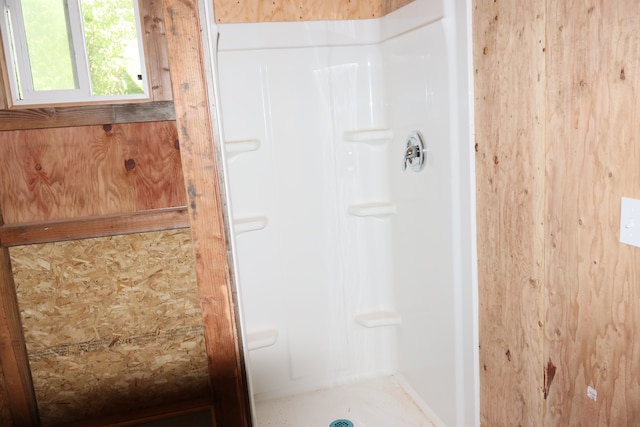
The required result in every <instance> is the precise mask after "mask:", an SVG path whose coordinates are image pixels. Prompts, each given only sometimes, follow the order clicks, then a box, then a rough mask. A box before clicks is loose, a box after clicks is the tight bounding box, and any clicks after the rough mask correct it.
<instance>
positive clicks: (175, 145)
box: [173, 139, 180, 151]
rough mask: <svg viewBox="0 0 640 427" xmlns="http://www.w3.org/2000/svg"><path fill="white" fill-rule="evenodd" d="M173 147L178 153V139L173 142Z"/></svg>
mask: <svg viewBox="0 0 640 427" xmlns="http://www.w3.org/2000/svg"><path fill="white" fill-rule="evenodd" d="M173 147H174V148H175V149H176V150H178V151H180V140H179V139H176V140H175V141H173Z"/></svg>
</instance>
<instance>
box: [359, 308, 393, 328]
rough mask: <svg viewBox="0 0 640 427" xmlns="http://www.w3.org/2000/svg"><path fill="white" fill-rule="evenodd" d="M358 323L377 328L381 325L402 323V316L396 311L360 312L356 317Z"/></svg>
mask: <svg viewBox="0 0 640 427" xmlns="http://www.w3.org/2000/svg"><path fill="white" fill-rule="evenodd" d="M355 321H356V323H358V324H359V325H362V326H364V327H365V328H377V327H380V326H393V325H399V324H400V323H402V318H401V317H400V315H399V314H398V313H396V312H395V311H383V310H380V311H371V312H368V313H362V314H358V315H357V316H356V317H355Z"/></svg>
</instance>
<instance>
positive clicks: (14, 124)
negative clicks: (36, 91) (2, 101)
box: [0, 101, 176, 131]
mask: <svg viewBox="0 0 640 427" xmlns="http://www.w3.org/2000/svg"><path fill="white" fill-rule="evenodd" d="M175 118H176V114H175V111H174V109H173V101H155V102H135V103H133V102H132V103H129V104H108V105H99V104H98V105H97V104H88V105H78V106H69V107H42V108H12V109H8V110H0V131H3V130H23V129H47V128H57V127H74V126H90V125H102V124H118V123H136V122H160V121H165V120H175Z"/></svg>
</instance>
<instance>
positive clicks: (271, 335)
mask: <svg viewBox="0 0 640 427" xmlns="http://www.w3.org/2000/svg"><path fill="white" fill-rule="evenodd" d="M276 341H278V330H277V329H267V330H265V331H259V332H252V333H250V334H247V349H248V350H249V351H251V350H257V349H259V348H265V347H271V346H272V345H274V344H275V343H276Z"/></svg>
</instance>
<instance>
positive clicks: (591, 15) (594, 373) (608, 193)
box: [545, 0, 640, 426]
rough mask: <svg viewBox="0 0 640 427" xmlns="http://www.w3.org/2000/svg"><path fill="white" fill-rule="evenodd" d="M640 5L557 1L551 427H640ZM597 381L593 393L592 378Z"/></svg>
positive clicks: (553, 22) (551, 122)
mask: <svg viewBox="0 0 640 427" xmlns="http://www.w3.org/2000/svg"><path fill="white" fill-rule="evenodd" d="M639 28H640V4H638V2H637V1H633V0H617V1H606V2H605V1H598V0H595V1H591V0H590V1H569V2H551V1H549V2H548V24H547V35H548V43H547V55H548V62H547V82H548V83H547V84H548V92H547V93H548V105H547V109H548V126H547V136H546V141H547V149H548V153H547V187H548V189H549V191H548V202H547V204H548V206H547V210H546V216H545V222H546V224H547V239H548V244H547V261H546V265H547V279H548V280H547V293H546V299H547V307H548V309H547V320H546V325H545V337H546V340H547V346H546V352H545V360H551V361H552V362H553V364H554V365H555V366H556V368H557V372H556V375H555V379H554V380H553V383H552V384H551V386H550V390H549V395H548V399H547V407H546V417H545V425H548V426H558V425H572V426H574V425H575V426H578V425H580V426H596V425H598V426H632V425H634V426H636V425H640V404H639V402H640V287H639V286H638V281H639V279H640V249H637V248H633V247H630V246H626V245H623V244H621V243H619V241H618V237H619V221H620V199H621V197H633V198H640V186H639V183H640V168H639V167H638V165H639V164H640V146H639V145H638V140H639V139H640V38H639V37H638V29H639ZM588 386H590V387H592V388H594V389H595V390H597V393H598V394H597V400H596V401H594V400H592V399H589V398H588V396H587V387H588Z"/></svg>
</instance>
